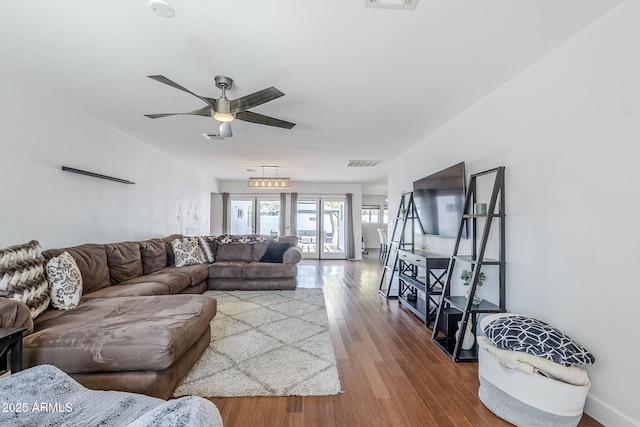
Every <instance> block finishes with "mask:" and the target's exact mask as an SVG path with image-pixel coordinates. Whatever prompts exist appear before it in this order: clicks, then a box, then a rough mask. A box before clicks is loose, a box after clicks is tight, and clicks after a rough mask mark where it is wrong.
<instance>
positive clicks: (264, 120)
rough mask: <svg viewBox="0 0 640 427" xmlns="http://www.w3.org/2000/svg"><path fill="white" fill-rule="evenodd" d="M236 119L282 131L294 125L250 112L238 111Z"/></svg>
mask: <svg viewBox="0 0 640 427" xmlns="http://www.w3.org/2000/svg"><path fill="white" fill-rule="evenodd" d="M236 119H238V120H243V121H245V122H251V123H257V124H259V125H267V126H275V127H277V128H284V129H291V128H293V127H294V126H295V125H296V124H295V123H291V122H287V121H284V120H280V119H276V118H274V117H269V116H263V115H262V114H258V113H254V112H252V111H239V112H237V113H236Z"/></svg>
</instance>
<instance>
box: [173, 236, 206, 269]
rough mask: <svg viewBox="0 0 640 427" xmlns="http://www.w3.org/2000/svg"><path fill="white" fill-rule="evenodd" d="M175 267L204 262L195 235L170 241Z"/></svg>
mask: <svg viewBox="0 0 640 427" xmlns="http://www.w3.org/2000/svg"><path fill="white" fill-rule="evenodd" d="M171 247H172V248H173V254H174V264H175V266H176V267H186V266H188V265H196V264H204V263H205V262H207V261H206V259H205V257H204V254H203V253H202V247H201V246H200V242H199V241H198V238H197V237H183V238H182V239H175V240H172V241H171Z"/></svg>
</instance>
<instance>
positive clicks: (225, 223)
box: [222, 193, 229, 234]
mask: <svg viewBox="0 0 640 427" xmlns="http://www.w3.org/2000/svg"><path fill="white" fill-rule="evenodd" d="M228 227H229V193H222V234H226V233H228V232H229V228H228Z"/></svg>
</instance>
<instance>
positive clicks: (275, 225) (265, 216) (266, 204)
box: [258, 200, 280, 236]
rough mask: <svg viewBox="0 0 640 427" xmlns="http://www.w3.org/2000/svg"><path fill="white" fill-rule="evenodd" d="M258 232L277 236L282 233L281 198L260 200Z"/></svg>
mask: <svg viewBox="0 0 640 427" xmlns="http://www.w3.org/2000/svg"><path fill="white" fill-rule="evenodd" d="M258 203H259V205H260V206H259V210H260V216H259V221H258V233H260V234H270V235H272V236H277V235H279V234H280V200H260V201H259V202H258Z"/></svg>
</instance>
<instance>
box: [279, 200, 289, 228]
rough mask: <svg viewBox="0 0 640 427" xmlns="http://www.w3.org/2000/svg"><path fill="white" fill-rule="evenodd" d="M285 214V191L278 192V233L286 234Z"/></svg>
mask: <svg viewBox="0 0 640 427" xmlns="http://www.w3.org/2000/svg"><path fill="white" fill-rule="evenodd" d="M286 216H287V193H280V235H281V236H286V232H287V230H286V229H285V218H286Z"/></svg>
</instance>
